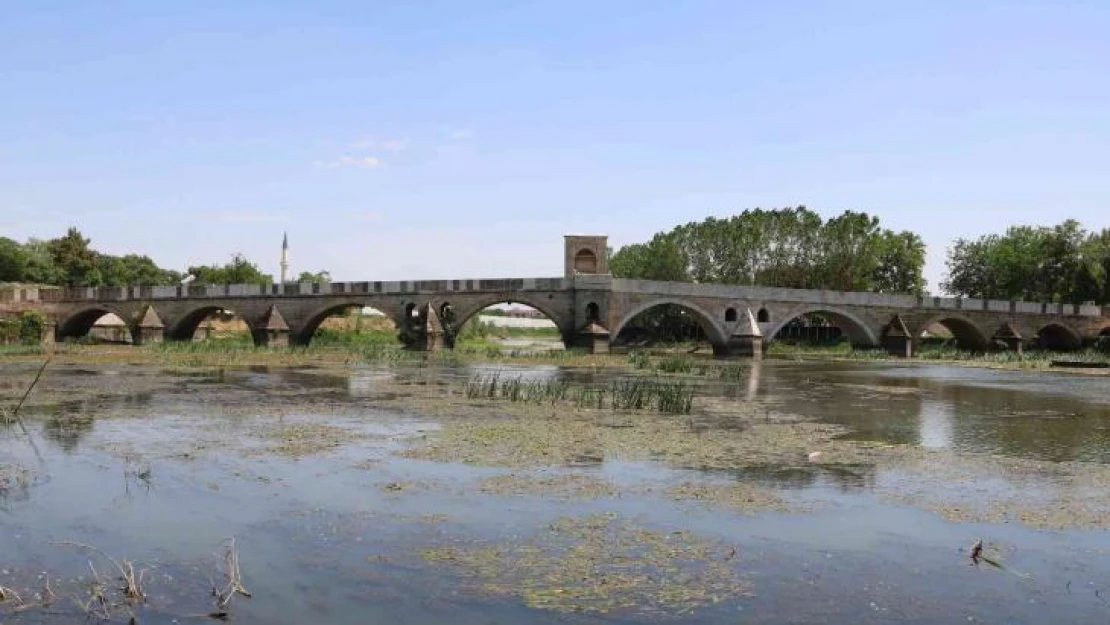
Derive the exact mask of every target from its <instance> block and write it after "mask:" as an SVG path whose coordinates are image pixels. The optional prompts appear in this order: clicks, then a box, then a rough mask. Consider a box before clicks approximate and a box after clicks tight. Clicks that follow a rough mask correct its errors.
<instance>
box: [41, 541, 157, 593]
mask: <svg viewBox="0 0 1110 625" xmlns="http://www.w3.org/2000/svg"><path fill="white" fill-rule="evenodd" d="M54 544H55V545H60V546H66V547H76V548H78V549H82V550H84V551H86V552H88V553H93V554H96V555H99V556H101V557H102V558H104V559H105V560H108V561H109V562H111V563H112V564H113V565H114V566H115V567H116V570H118V571H119V574H120V581H122V582H123V587H122V588H120V592H122V593H123V596H124V597H126V598H128V599H132V600H142V599H145V598H146V594H144V593H143V588H142V582H143V577H144V576H145V574H146V570H145V569H143V570H140V571H139V573H138V574H136V573H135V566H134V564H132V562H131V561H130V560H124V561H123V562H122V563H120V561H119V560H116V559H115V558H113V557H112V556H110V555H108V554H107V553H105V552H104V551H102V550H100V549H98V548H96V547H93V546H92V545H86V544H84V543H75V542H69V541H60V542H55V543H54ZM89 568H92V562H91V561H90V562H89ZM93 573H94V575H95V573H96V570H95V569H93ZM99 579H100V578H99V577H96V580H97V581H98V582H99Z"/></svg>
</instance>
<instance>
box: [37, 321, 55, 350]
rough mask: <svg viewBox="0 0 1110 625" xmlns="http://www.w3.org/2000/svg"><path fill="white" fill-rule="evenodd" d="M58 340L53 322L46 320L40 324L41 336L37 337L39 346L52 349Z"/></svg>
mask: <svg viewBox="0 0 1110 625" xmlns="http://www.w3.org/2000/svg"><path fill="white" fill-rule="evenodd" d="M57 339H58V326H57V324H55V323H54V322H53V321H50V320H49V319H46V320H44V321H43V322H42V334H41V335H40V337H39V345H41V346H43V347H52V346H53V345H54V343H55V342H57Z"/></svg>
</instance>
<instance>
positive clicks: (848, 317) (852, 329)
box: [760, 304, 879, 347]
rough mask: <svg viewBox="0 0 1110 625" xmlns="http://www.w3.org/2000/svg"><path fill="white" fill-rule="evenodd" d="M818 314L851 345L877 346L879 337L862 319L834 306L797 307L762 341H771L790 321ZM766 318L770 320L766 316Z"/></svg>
mask: <svg viewBox="0 0 1110 625" xmlns="http://www.w3.org/2000/svg"><path fill="white" fill-rule="evenodd" d="M765 311H766V309H760V313H763V312H765ZM812 314H819V315H823V316H827V317H829V318H830V319H832V320H833V321H835V322H836V325H837V327H839V328H840V331H841V332H843V333H844V335H845V336H847V337H848V340H849V341H851V342H852V345H860V346H864V347H875V346H877V345H879V337H878V336H877V335H876V333H875V330H874V329H872V328H871V327H870V326H868V325H867V322H865V321H864V320H863V319H860V318H859V317H858V316H856V315H855V314H854V313H852V312H850V311H848V310H844V309H843V308H837V307H835V306H824V305H821V304H806V305H803V306H799V307H797V308H795V309H794V310H792V311H790V312H789V313H787V314H786V315H784V316H783V318H782V319H780V320H779V321H778V323H776V324H775V326H774V329H773V330H771V331H770V332H768V333H767V334H766V335H765V336H764V340H767V341H773V340H774V339H775V336H777V335H778V333H779V332H780V331H782V329H783V328H785V327H786V325H787V324H789V323H790V322H791V321H793V320H795V319H797V318H798V317H801V316H804V315H812ZM767 318H770V315H768V317H767Z"/></svg>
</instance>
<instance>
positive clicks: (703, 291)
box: [611, 279, 1110, 317]
mask: <svg viewBox="0 0 1110 625" xmlns="http://www.w3.org/2000/svg"><path fill="white" fill-rule="evenodd" d="M611 282H612V290H613V292H615V293H634V294H656V295H661V296H671V297H691V298H693V297H713V298H720V299H735V300H744V301H769V302H796V303H799V304H823V305H828V306H838V307H848V306H864V307H872V308H895V309H897V308H902V309H907V310H909V309H938V310H964V311H987V312H1002V313H1016V314H1031V315H1061V316H1078V317H1101V316H1106V315H1104V308H1107V309H1110V307H1101V306H1098V305H1095V304H1060V303H1047V302H1024V301H1020V300H985V299H978V298H960V297H928V296H921V297H918V296H915V295H896V294H890V293H866V292H855V291H823V290H810V289H787V288H778V287H751V286H734V285H728V284H696V283H687V282H660V281H655V280H627V279H612V281H611Z"/></svg>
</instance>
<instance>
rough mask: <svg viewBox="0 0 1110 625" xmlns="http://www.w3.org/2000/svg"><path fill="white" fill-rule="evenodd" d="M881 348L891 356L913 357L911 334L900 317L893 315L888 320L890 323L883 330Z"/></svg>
mask: <svg viewBox="0 0 1110 625" xmlns="http://www.w3.org/2000/svg"><path fill="white" fill-rule="evenodd" d="M880 342H881V343H882V348H883V349H884V350H886V353H888V354H891V355H892V356H900V357H902V358H911V357H913V350H914V347H915V345H914V340H913V334H912V333H911V332H910V331H909V328H907V327H906V322H905V321H903V320H902V317H901V315H894V316H893V317H891V319H890V323H888V324H887V325H886V327H885V328H883V334H882V339H880Z"/></svg>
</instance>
